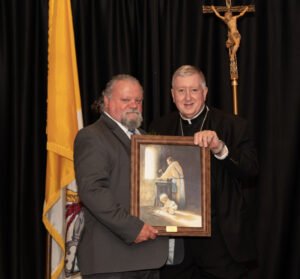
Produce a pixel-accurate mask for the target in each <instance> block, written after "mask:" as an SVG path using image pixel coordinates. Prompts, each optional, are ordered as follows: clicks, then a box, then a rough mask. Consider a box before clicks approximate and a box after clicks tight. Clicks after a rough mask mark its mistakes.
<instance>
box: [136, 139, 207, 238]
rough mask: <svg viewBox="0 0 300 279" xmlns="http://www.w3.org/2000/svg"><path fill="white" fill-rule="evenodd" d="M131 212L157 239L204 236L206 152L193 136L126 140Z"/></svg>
mask: <svg viewBox="0 0 300 279" xmlns="http://www.w3.org/2000/svg"><path fill="white" fill-rule="evenodd" d="M131 152H132V154H131V156H132V158H131V159H132V163H131V180H132V189H131V213H132V214H133V215H135V216H138V217H139V218H140V219H141V220H143V221H144V222H145V223H148V224H150V225H152V226H154V227H156V228H157V229H158V231H159V234H160V235H180V236H209V235H210V233H211V229H210V153H209V150H208V149H207V148H200V147H199V146H196V145H194V143H193V137H179V136H157V135H155V136H153V135H135V136H133V137H132V151H131Z"/></svg>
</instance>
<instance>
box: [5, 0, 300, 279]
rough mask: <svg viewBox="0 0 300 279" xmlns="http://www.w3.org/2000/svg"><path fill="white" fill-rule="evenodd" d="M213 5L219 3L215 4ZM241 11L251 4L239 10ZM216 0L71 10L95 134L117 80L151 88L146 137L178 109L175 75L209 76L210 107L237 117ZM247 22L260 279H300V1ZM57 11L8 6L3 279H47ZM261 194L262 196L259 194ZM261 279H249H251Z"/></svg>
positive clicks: (93, 4) (242, 81) (246, 105)
mask: <svg viewBox="0 0 300 279" xmlns="http://www.w3.org/2000/svg"><path fill="white" fill-rule="evenodd" d="M211 1H212V0H211ZM232 2H233V4H235V5H237V4H241V3H242V4H247V3H252V4H253V2H249V1H248V2H246V1H241V2H238V0H236V1H232ZM211 3H214V4H217V5H220V4H222V5H224V3H225V1H214V2H210V1H208V0H206V2H203V1H201V0H73V1H72V7H73V15H74V28H75V36H76V48H77V59H78V71H79V80H80V89H81V97H82V108H83V115H84V123H85V125H87V124H90V123H92V122H93V121H95V120H96V118H97V117H98V116H96V115H93V114H92V112H91V110H90V106H91V104H92V102H93V101H94V100H95V99H96V98H97V96H98V94H99V93H100V92H101V90H102V89H103V88H104V86H105V84H106V82H107V81H108V80H109V79H110V78H111V76H112V75H114V74H117V73H130V74H132V75H134V76H136V77H137V78H138V79H139V80H140V81H141V83H142V85H143V86H144V90H145V102H144V128H145V129H147V127H148V125H149V124H150V122H151V120H152V119H154V118H156V117H158V116H160V115H162V114H165V113H167V112H169V111H171V110H173V109H174V105H173V104H172V101H171V98H170V80H171V75H172V72H173V71H174V70H175V69H176V68H177V67H178V66H180V65H182V64H194V65H196V66H198V67H200V68H202V69H203V71H204V73H205V75H206V77H207V84H208V86H209V96H208V103H209V105H212V106H215V107H218V108H221V109H223V110H225V111H227V112H231V111H232V96H231V86H230V80H229V66H228V54H227V50H226V48H225V41H226V37H227V29H226V27H225V25H224V23H223V22H222V21H221V20H220V19H218V18H217V17H216V16H214V15H212V14H210V15H209V14H205V15H204V14H202V5H203V4H208V5H209V4H211ZM255 5H256V12H255V13H254V14H253V13H248V14H246V15H245V16H243V17H242V18H240V19H239V20H238V29H239V31H240V33H241V35H242V42H241V47H240V49H239V52H238V64H239V75H240V77H239V87H238V94H239V114H240V115H241V116H243V117H245V118H247V119H248V121H249V122H250V124H251V128H252V132H253V134H254V136H255V139H256V143H257V147H258V152H259V159H260V165H261V171H260V175H259V177H258V179H257V181H256V183H255V184H256V188H255V190H253V189H251V191H254V192H252V199H253V202H254V208H255V210H254V211H255V216H256V218H255V219H254V221H255V222H254V227H253V230H255V231H256V232H257V248H258V259H259V268H258V269H257V271H256V272H255V273H254V274H253V275H252V278H253V279H277V278H278V279H281V278H289V279H299V278H300V218H299V212H300V190H299V188H300V175H299V173H300V168H299V165H300V163H299V160H300V147H299V146H300V144H299V142H300V124H299V120H300V78H299V77H300V75H299V62H300V28H299V24H300V19H299V17H300V2H299V1H298V0H287V1H282V0H264V1H256V3H255ZM47 13H48V1H47V0H40V1H33V0H27V1H17V0H3V1H1V2H0V77H1V78H0V81H1V82H0V90H1V92H0V106H1V109H0V113H1V117H0V123H1V131H2V136H1V137H0V146H1V166H0V167H1V168H0V169H1V181H2V183H1V195H0V201H1V202H0V205H1V208H0V209H1V219H0V220H1V221H0V222H1V223H0V226H1V227H0V247H1V249H0V278H3V279H4V278H5V279H6V278H11V279H24V278H44V274H45V257H46V232H45V229H44V227H43V224H42V209H43V200H44V187H45V186H44V185H45V182H44V181H45V165H46V163H45V162H46V135H45V128H46V101H47V20H48V19H47V16H48V15H47ZM253 193H254V194H253ZM252 278H251V279H252Z"/></svg>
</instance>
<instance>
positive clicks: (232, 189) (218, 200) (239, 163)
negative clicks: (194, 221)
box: [149, 108, 258, 261]
mask: <svg viewBox="0 0 300 279" xmlns="http://www.w3.org/2000/svg"><path fill="white" fill-rule="evenodd" d="M179 117H180V116H179V113H178V112H173V113H171V114H169V115H167V116H165V117H162V118H160V119H159V120H157V121H154V122H153V123H152V124H151V126H150V129H149V130H150V133H153V134H161V135H179V133H178V123H179ZM203 130H214V131H216V132H217V134H218V136H219V138H220V139H221V140H223V141H224V142H225V143H226V145H227V147H228V150H229V156H228V157H227V158H226V159H224V160H218V159H216V158H215V157H214V156H211V184H212V193H214V196H212V200H213V201H215V205H214V207H215V208H214V209H213V210H214V212H215V215H216V220H217V222H218V224H219V226H220V230H221V233H222V235H223V237H224V240H225V242H226V245H227V248H228V250H229V252H230V254H231V255H232V257H233V258H234V259H235V260H236V261H250V260H253V259H254V258H255V254H256V251H255V245H254V231H255V230H254V228H253V227H252V222H250V220H251V218H250V215H251V212H249V208H248V206H247V203H246V201H245V197H244V194H243V182H244V181H245V180H247V179H250V178H251V177H254V176H256V175H257V173H258V162H257V154H256V150H255V148H254V145H253V142H252V140H251V139H250V137H249V135H248V131H247V124H246V121H245V120H244V119H242V118H240V117H237V116H233V115H229V114H225V113H223V112H221V111H219V110H217V109H214V108H210V110H209V112H208V115H207V119H206V121H205V123H204V126H203ZM199 252H200V251H199ZM202 252H203V253H205V251H202Z"/></svg>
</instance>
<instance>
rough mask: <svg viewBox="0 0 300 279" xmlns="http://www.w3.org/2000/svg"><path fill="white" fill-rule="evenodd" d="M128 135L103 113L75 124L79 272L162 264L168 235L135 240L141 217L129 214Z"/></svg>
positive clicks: (87, 272)
mask: <svg viewBox="0 0 300 279" xmlns="http://www.w3.org/2000/svg"><path fill="white" fill-rule="evenodd" d="M130 144H131V143H130V139H129V138H128V137H127V135H126V134H125V133H124V131H123V130H122V129H121V128H120V127H119V126H118V125H117V124H116V123H115V122H114V121H112V120H111V119H110V118H109V117H108V116H107V115H105V114H103V115H102V116H101V117H100V119H99V120H98V121H97V122H95V123H94V124H92V125H90V126H87V127H85V128H84V129H82V130H80V131H79V133H78V134H77V136H76V139H75V146H74V163H75V173H76V181H77V184H78V191H79V197H80V200H81V202H82V204H83V211H84V218H85V227H84V231H83V234H82V237H81V240H80V243H79V247H78V260H79V268H80V271H81V273H82V274H84V275H87V274H95V273H110V272H122V271H130V270H141V269H152V268H158V267H160V266H162V265H163V264H164V263H165V261H166V259H167V253H168V240H167V238H157V239H156V240H151V241H146V242H143V243H140V244H134V243H133V241H134V240H135V238H136V237H137V235H138V234H139V232H140V230H141V229H142V227H143V224H144V223H143V222H142V221H141V220H140V219H138V218H137V217H134V216H132V215H130V214H129V208H130Z"/></svg>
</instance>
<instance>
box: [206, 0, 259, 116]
mask: <svg viewBox="0 0 300 279" xmlns="http://www.w3.org/2000/svg"><path fill="white" fill-rule="evenodd" d="M225 1H226V6H214V5H211V6H203V13H214V14H215V15H216V16H217V17H218V18H220V19H221V20H222V21H223V22H224V23H225V24H226V25H227V28H228V33H227V40H226V48H228V55H229V65H230V79H231V85H232V94H233V113H234V114H238V105H237V86H238V78H239V75H238V65H237V56H236V53H237V50H238V49H239V46H240V42H241V34H240V33H239V31H238V29H237V20H238V19H239V18H240V17H242V16H243V15H244V14H245V13H247V12H254V11H255V7H254V5H243V6H231V0H225ZM222 12H224V14H223V15H222V14H221V13H222ZM234 13H238V14H234Z"/></svg>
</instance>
